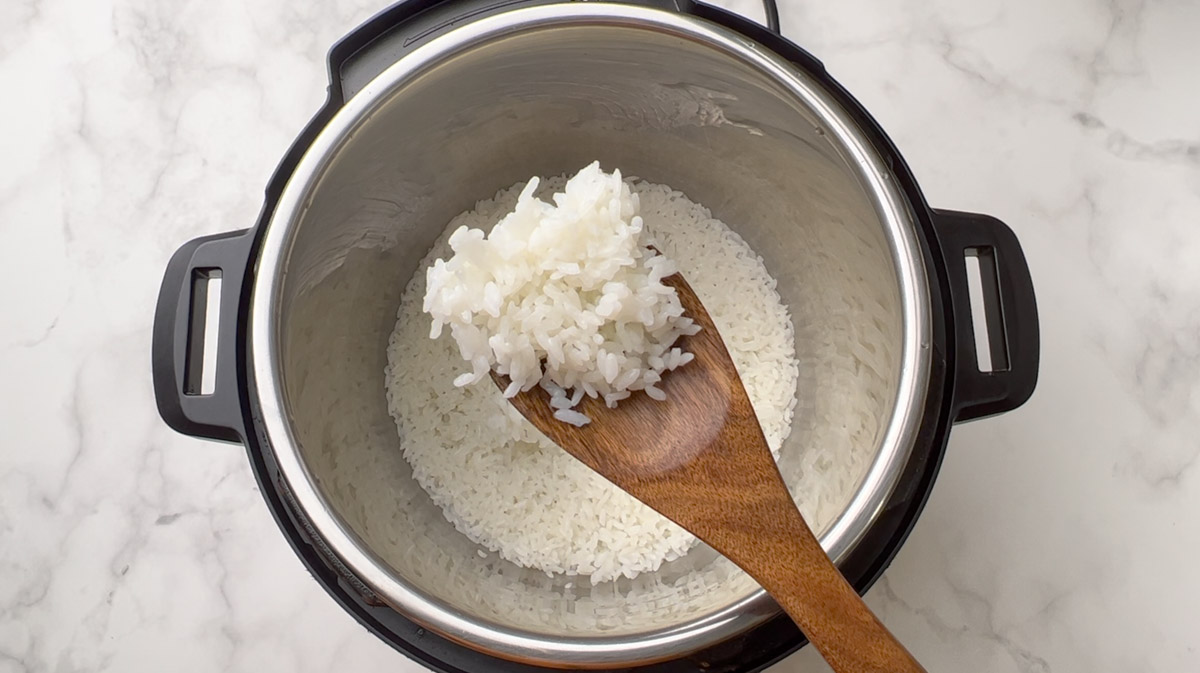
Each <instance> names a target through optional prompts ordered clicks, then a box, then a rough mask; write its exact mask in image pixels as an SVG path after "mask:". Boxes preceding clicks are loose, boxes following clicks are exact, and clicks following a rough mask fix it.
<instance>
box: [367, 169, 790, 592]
mask: <svg viewBox="0 0 1200 673" xmlns="http://www.w3.org/2000/svg"><path fill="white" fill-rule="evenodd" d="M627 182H628V184H629V189H630V190H631V193H632V194H633V195H636V197H637V198H638V200H639V202H640V207H641V217H642V218H643V221H644V232H643V234H642V238H641V243H642V244H651V245H654V246H655V247H656V248H657V249H658V250H660V251H662V253H663V254H664V255H665V256H666V257H667V258H668V259H670V260H673V261H674V262H675V263H676V264H677V265H678V267H679V270H680V271H681V272H682V273H683V274H684V276H685V277H686V278H687V279H688V283H689V284H690V285H691V286H692V288H693V289H694V290H695V292H696V294H697V295H698V296H699V298H700V300H701V301H702V302H703V303H704V306H705V308H707V309H708V312H709V314H710V315H711V317H712V319H713V322H714V324H715V325H716V327H717V329H718V330H719V331H720V333H721V335H722V337H723V338H724V340H725V344H726V347H727V348H728V349H729V353H730V355H731V356H732V358H733V361H734V364H735V365H736V366H737V369H738V373H739V374H740V375H741V377H742V382H743V383H744V385H745V386H746V392H747V393H748V395H749V397H750V401H751V403H752V404H753V406H754V410H755V412H756V414H757V415H758V418H759V421H760V423H761V424H762V426H763V433H764V434H765V436H766V439H767V443H768V444H769V446H770V447H771V450H772V451H773V452H775V453H776V454H778V451H779V448H780V446H781V445H782V444H783V441H784V440H785V439H786V437H787V434H788V432H789V430H790V428H791V422H792V413H793V410H794V408H795V404H796V398H795V394H796V381H797V378H798V373H799V372H798V364H797V360H796V353H795V344H794V342H793V328H792V323H791V319H790V317H789V315H788V310H787V308H786V307H785V306H784V305H783V303H782V301H781V300H780V298H779V294H778V293H777V292H776V290H775V281H774V280H773V279H772V278H771V276H770V275H769V274H768V273H767V270H766V268H765V267H764V266H763V264H762V261H761V260H760V259H759V257H758V256H757V255H756V254H755V253H754V251H753V250H751V249H750V247H749V246H748V245H747V244H746V243H745V241H743V240H742V239H741V238H740V237H739V236H738V235H737V234H736V233H734V232H733V231H732V230H730V229H729V227H728V226H726V225H725V224H724V223H722V222H720V221H718V220H716V219H713V218H712V216H711V214H710V213H709V212H708V210H707V209H705V208H704V207H703V206H700V205H698V204H696V203H693V202H692V201H690V200H688V199H687V197H685V196H684V195H683V194H681V193H679V192H677V191H674V190H672V189H671V188H670V187H667V186H664V185H654V184H649V183H645V182H633V181H627ZM565 183H566V179H565V177H558V178H552V179H549V180H546V181H545V183H544V184H539V185H537V186H535V187H533V188H530V191H531V192H532V195H533V196H544V195H546V194H549V193H553V192H554V191H561V190H562V189H563V188H564V186H565ZM526 188H527V185H525V184H517V185H514V186H513V187H511V188H509V189H506V190H503V191H501V192H499V193H498V194H497V195H496V196H495V197H494V198H492V199H490V200H486V201H481V202H480V203H478V204H476V207H475V209H474V210H472V211H469V212H466V213H463V214H461V215H459V216H458V217H456V218H454V220H453V221H451V222H450V224H449V226H448V227H447V228H446V231H445V232H444V233H443V235H442V236H441V237H440V238H439V239H438V240H437V241H436V242H435V243H434V245H433V248H432V250H431V251H430V252H429V254H428V255H426V257H425V259H424V260H423V261H422V262H421V266H420V267H419V269H420V270H419V271H418V273H417V274H415V275H414V277H413V279H412V280H411V281H410V282H409V285H408V287H407V288H406V289H405V292H404V295H403V298H402V300H401V305H400V308H399V312H398V320H397V322H396V329H395V331H394V332H393V334H392V336H391V340H390V343H389V346H388V366H387V370H386V372H385V381H386V383H387V397H388V405H389V410H390V411H391V413H392V416H393V418H394V419H395V421H396V424H397V428H398V430H399V433H400V438H401V445H402V447H403V451H404V457H405V459H406V460H407V461H408V462H409V464H410V465H412V468H413V476H414V478H415V479H416V480H417V482H418V483H419V484H420V485H421V486H422V488H424V489H425V490H426V492H428V493H429V495H430V497H431V498H432V499H433V501H434V502H435V503H436V504H437V505H438V506H440V507H441V508H442V510H443V512H444V513H445V516H446V518H447V519H448V520H449V521H450V522H451V523H453V524H454V526H455V527H456V528H457V529H458V530H459V531H460V532H462V533H463V534H464V535H466V536H467V537H469V538H470V539H471V540H473V541H475V542H477V543H478V544H480V545H481V546H483V547H484V548H486V549H489V550H491V551H494V552H497V553H498V554H499V555H500V556H501V557H502V558H504V559H507V560H509V561H512V562H513V563H516V564H518V565H521V566H524V567H527V568H535V569H538V570H541V571H544V572H546V573H547V574H555V573H563V574H568V575H589V576H590V578H591V581H592V583H593V584H594V583H599V582H605V581H608V580H612V579H615V578H617V577H621V576H625V577H629V578H633V577H636V576H637V575H638V574H639V573H643V572H651V571H654V570H656V569H658V568H659V567H660V566H661V565H662V563H664V562H665V561H670V560H673V559H675V558H678V557H679V556H682V555H683V554H686V553H687V551H688V550H689V549H690V548H691V547H692V546H693V545H694V544H695V538H694V537H693V536H692V535H691V534H690V533H688V532H687V531H685V530H683V529H682V528H680V527H678V526H676V525H675V524H674V523H672V522H670V521H668V520H667V519H665V518H664V517H662V516H661V515H660V514H658V513H657V512H654V511H653V510H651V509H650V508H648V507H646V506H645V505H643V504H642V503H640V502H638V501H637V500H635V499H634V498H633V497H632V496H630V495H628V494H626V493H625V492H623V491H621V490H620V489H618V488H616V487H615V486H613V485H612V484H610V483H609V482H608V481H606V480H605V479H604V478H603V477H601V476H599V475H597V474H596V473H594V472H592V471H591V470H590V469H588V468H587V467H586V466H584V465H583V464H582V463H580V462H578V461H577V460H575V459H574V458H573V457H571V456H570V455H569V454H567V453H566V452H565V451H563V450H562V449H560V448H558V447H557V446H555V445H554V444H553V443H552V442H550V441H549V440H548V439H546V438H545V436H543V435H542V434H541V433H540V432H538V431H537V429H536V428H534V427H533V426H532V425H531V424H530V423H529V422H528V421H526V420H525V419H524V418H523V417H522V416H521V415H520V414H519V413H518V412H517V411H516V410H515V409H513V408H512V405H510V404H509V403H508V400H506V399H505V398H504V397H503V395H502V394H501V391H500V390H499V389H498V388H497V387H496V386H494V385H491V384H490V383H487V384H481V385H474V386H470V385H468V386H464V387H458V386H455V385H454V380H455V378H456V377H458V376H459V375H460V374H461V372H460V371H459V370H460V369H461V366H462V362H463V360H462V357H461V355H460V353H459V349H458V346H457V344H456V342H455V340H454V339H453V338H452V336H451V335H450V334H448V333H447V334H442V335H440V336H439V337H438V338H437V339H430V338H429V331H428V322H426V321H427V319H428V318H427V316H425V315H424V314H423V312H422V308H423V299H424V297H425V294H426V289H427V288H426V273H425V269H427V268H428V267H430V266H431V265H432V264H433V262H434V260H436V259H439V258H446V257H448V256H449V254H450V253H451V248H450V237H451V235H452V234H453V233H454V232H455V231H457V230H459V228H460V227H467V228H471V229H479V230H481V231H483V232H488V231H491V229H492V228H493V227H494V226H495V225H496V223H497V222H499V221H500V220H501V218H503V217H504V216H505V215H506V214H508V213H510V212H512V211H513V209H514V208H515V207H516V204H517V201H518V199H519V197H520V196H521V194H522V192H524V191H526Z"/></svg>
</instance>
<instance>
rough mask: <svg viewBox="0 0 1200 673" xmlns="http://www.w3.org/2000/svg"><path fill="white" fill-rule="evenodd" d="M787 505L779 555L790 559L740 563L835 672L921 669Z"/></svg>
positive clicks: (896, 672) (922, 672)
mask: <svg viewBox="0 0 1200 673" xmlns="http://www.w3.org/2000/svg"><path fill="white" fill-rule="evenodd" d="M787 505H788V508H787V509H790V510H791V512H793V513H794V516H789V517H788V519H787V526H786V527H787V528H789V529H791V539H790V544H788V545H787V546H789V547H791V549H789V550H787V551H786V552H784V554H783V556H784V557H786V558H789V559H790V561H791V563H793V564H794V565H792V566H791V567H788V566H787V565H784V564H780V563H778V562H776V563H774V564H772V563H770V562H769V561H768V562H765V563H763V562H756V561H754V560H750V559H742V560H743V561H748V563H746V564H745V565H743V568H744V569H745V570H746V571H747V572H748V573H750V575H751V576H753V577H754V578H755V579H757V580H758V582H759V583H760V584H762V585H763V588H765V589H766V590H767V591H768V592H769V593H770V594H771V595H772V596H773V597H774V598H775V600H776V601H777V602H778V603H779V604H780V606H781V607H782V608H783V609H784V610H785V611H786V612H787V613H788V615H789V616H790V617H791V618H792V620H793V621H795V622H796V624H797V625H798V626H799V627H800V630H801V631H803V632H804V635H805V636H806V637H808V639H809V641H810V642H812V644H813V645H814V646H815V647H816V648H817V650H819V651H820V652H821V655H822V656H824V657H825V661H827V662H828V663H829V666H830V667H831V668H833V670H834V671H836V672H837V673H925V669H924V668H923V667H922V666H921V664H919V663H918V662H917V660H916V659H914V658H913V656H912V655H911V654H909V652H908V650H906V649H905V648H904V646H903V645H901V644H900V641H898V640H896V637H895V636H893V635H892V633H891V632H890V631H888V630H887V627H885V626H884V625H883V624H882V623H880V621H879V620H878V619H877V618H876V617H875V615H874V614H873V613H872V612H871V610H870V608H868V607H867V605H866V603H864V602H863V600H862V597H860V596H859V595H858V593H857V592H856V591H855V590H854V587H852V586H850V583H849V582H847V581H846V578H845V577H843V576H842V573H841V572H840V571H839V570H838V569H837V567H835V566H834V565H833V563H832V562H831V561H830V560H829V556H828V555H826V554H825V550H824V549H822V548H821V544H820V543H819V542H818V541H817V539H816V537H815V536H814V535H813V534H812V531H811V530H810V529H809V528H808V525H807V524H806V523H805V522H804V519H803V518H802V517H801V516H800V513H799V512H798V511H796V509H795V507H794V506H793V505H792V504H791V502H790V499H789V502H788V503H787ZM781 541H782V540H781ZM781 551H782V550H781ZM757 558H758V559H763V556H761V555H760V556H758V557H757Z"/></svg>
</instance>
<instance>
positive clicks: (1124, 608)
mask: <svg viewBox="0 0 1200 673" xmlns="http://www.w3.org/2000/svg"><path fill="white" fill-rule="evenodd" d="M734 6H735V7H736V8H738V9H745V10H746V11H747V13H748V14H751V15H755V16H757V15H760V10H759V9H758V8H757V6H756V5H753V4H749V3H748V0H739V4H736V5H734ZM381 7H382V2H380V0H325V1H322V2H310V1H307V0H301V1H297V2H253V3H247V2H242V1H241V0H213V1H209V2H196V1H192V0H182V1H178V2H168V1H166V0H95V1H89V2H72V1H70V0H4V2H3V3H0V87H2V90H3V91H4V94H3V100H4V104H3V106H2V107H0V122H2V126H3V130H2V131H0V259H2V260H3V262H2V263H0V306H2V308H3V315H4V316H5V317H4V319H3V320H2V321H0V377H2V379H3V381H4V384H5V385H4V386H3V387H0V673H18V672H19V673H26V672H32V671H59V672H67V671H87V672H91V671H113V672H120V673H141V672H145V673H151V672H153V673H157V672H159V671H172V672H186V671H196V672H205V673H209V672H212V671H235V672H237V671H246V672H255V673H264V672H271V671H281V672H282V671H287V672H298V673H303V672H310V671H312V672H315V671H383V670H388V671H410V670H411V671H417V670H419V667H418V666H417V665H416V664H414V663H411V662H409V661H408V660H407V659H405V658H404V657H402V656H401V655H399V654H396V653H395V652H393V651H392V650H390V649H389V648H388V647H387V646H385V645H384V644H383V643H381V642H380V641H378V640H376V639H375V638H374V637H373V636H371V635H370V634H368V633H367V632H366V631H365V630H363V629H362V628H361V627H359V626H358V625H357V624H356V623H355V622H354V621H353V620H352V619H351V618H350V617H349V616H347V615H346V614H344V613H343V612H342V611H341V610H340V609H339V608H338V607H337V606H336V605H335V604H334V603H333V601H332V600H330V599H329V598H328V597H327V596H326V595H325V593H324V592H323V590H322V589H321V588H320V587H318V586H317V585H316V584H315V583H314V582H312V581H311V580H310V579H309V577H308V575H307V573H306V572H305V570H304V569H303V568H302V567H301V565H300V563H299V562H298V561H297V560H296V559H295V558H294V556H293V555H292V552H291V550H290V549H289V547H288V545H287V543H286V542H285V541H284V539H283V537H281V536H280V535H279V534H278V532H277V530H276V528H275V524H274V522H273V521H272V519H271V516H270V514H269V513H268V511H267V509H266V507H264V506H263V504H262V502H261V498H260V496H259V494H258V493H257V492H256V488H255V483H254V479H253V476H252V475H251V473H250V470H249V469H248V465H247V462H246V459H245V456H244V454H243V452H242V451H241V450H239V449H238V448H236V447H233V446H228V445H221V444H213V443H207V442H202V441H198V440H193V439H189V438H186V437H182V436H179V435H176V434H174V433H173V432H172V431H170V430H169V429H167V428H166V427H165V426H164V425H163V423H162V422H161V421H160V420H159V418H158V415H157V413H156V411H155V404H154V400H153V396H152V392H151V386H150V381H149V376H148V370H149V358H148V352H149V342H150V332H149V326H150V320H151V316H152V313H153V306H154V301H155V297H156V293H157V291H158V284H159V281H160V278H161V273H162V270H163V268H164V265H165V263H166V260H167V259H168V257H169V256H170V254H171V253H172V252H173V251H174V250H175V248H176V247H178V246H179V245H180V244H182V243H183V242H185V241H186V240H188V239H190V238H193V237H195V236H199V235H202V234H206V233H212V232H219V231H225V230H231V229H236V228H241V227H245V226H248V225H249V224H251V223H252V222H253V221H254V219H255V217H256V214H257V212H258V209H259V207H260V204H261V199H262V188H263V186H264V185H265V184H266V181H267V178H268V176H269V175H270V173H271V171H272V169H273V168H274V166H275V164H276V162H277V161H278V160H279V158H280V157H281V155H282V154H283V151H284V149H285V148H286V147H287V145H288V144H289V142H290V141H291V140H292V138H293V137H294V136H295V134H296V133H297V132H298V131H299V130H300V128H301V127H302V125H303V124H304V123H305V122H306V121H307V119H308V117H309V116H310V115H311V114H312V112H314V111H315V110H316V109H317V107H318V106H319V105H320V103H321V101H322V100H323V97H324V89H325V71H324V62H323V59H324V55H325V51H326V49H327V47H328V46H329V45H330V44H331V43H332V42H333V41H334V40H335V39H336V38H338V37H339V36H341V35H342V34H344V33H346V32H347V31H348V30H350V29H351V28H352V27H354V26H355V25H357V24H358V23H359V22H361V21H362V20H364V19H365V18H367V17H368V16H370V15H371V14H372V13H374V12H375V11H376V10H378V9H380V8H381ZM781 14H782V16H783V24H784V30H785V33H786V34H787V35H788V36H790V37H791V38H793V39H795V40H796V41H797V42H799V43H800V44H801V45H804V46H805V47H807V48H808V49H810V50H811V51H812V52H813V53H815V54H816V55H817V56H818V57H820V58H821V59H823V60H824V62H825V63H826V65H827V66H828V68H829V70H830V71H831V72H832V73H833V74H834V76H835V77H837V78H838V79H840V80H841V81H842V82H843V84H845V85H846V86H847V88H849V89H850V90H851V91H852V92H853V93H854V94H855V95H856V96H858V97H859V98H860V99H861V100H862V101H863V103H864V104H865V105H866V106H867V107H868V109H870V110H871V111H872V112H873V113H874V114H875V115H876V116H877V117H878V119H879V120H880V122H881V123H882V124H883V126H884V127H885V128H886V129H887V130H888V132H889V133H890V134H891V135H892V137H893V138H894V140H895V141H896V143H897V144H898V145H899V147H900V148H901V150H902V151H903V152H904V153H905V156H906V158H907V159H908V161H909V162H910V164H911V165H912V167H913V169H914V171H915V173H916V174H917V177H918V178H919V180H920V181H921V184H922V186H923V187H924V189H925V191H926V194H927V195H928V197H929V200H930V201H931V202H932V203H934V204H935V205H937V206H939V207H945V208H958V209H964V210H974V211H979V212H986V213H991V214H994V215H997V216H999V217H1001V218H1002V219H1004V220H1006V221H1007V222H1008V223H1009V224H1010V225H1011V226H1012V227H1013V228H1014V229H1015V230H1016V232H1017V233H1018V235H1019V236H1020V239H1021V241H1022V244H1023V246H1024V248H1025V251H1026V254H1027V255H1028V258H1029V263H1030V265H1031V267H1032V271H1033V275H1034V278H1035V281H1036V285H1037V290H1038V297H1039V302H1040V305H1041V321H1042V368H1041V381H1040V384H1039V387H1038V390H1037V392H1036V394H1035V396H1034V398H1033V399H1032V400H1031V401H1030V402H1029V403H1028V404H1027V405H1026V406H1025V407H1023V408H1022V409H1020V410H1018V411H1016V412H1014V413H1011V414H1008V415H1005V416H1003V417H999V418H995V419H990V420H987V421H984V422H978V423H973V424H968V425H964V426H961V427H959V428H957V429H956V430H955V431H954V433H953V435H952V437H951V440H950V446H949V449H948V451H947V454H946V461H945V465H944V467H943V469H942V472H941V476H940V478H939V480H938V482H937V486H936V488H935V489H934V492H933V495H932V498H931V499H930V501H929V505H928V507H927V509H926V510H925V513H924V515H923V517H922V518H921V519H920V521H919V522H918V524H917V526H916V529H915V530H914V531H913V534H912V536H911V538H910V539H909V541H908V543H907V544H906V546H905V547H904V548H903V549H902V550H901V552H900V554H899V556H898V557H897V558H896V560H895V563H894V564H893V565H892V567H891V568H890V570H888V572H887V574H886V575H885V577H884V578H883V580H882V581H880V582H879V583H878V584H877V585H876V587H875V588H874V589H873V590H872V591H871V592H870V593H869V595H868V598H869V602H870V603H871V605H872V606H873V607H874V608H875V609H876V610H878V612H879V613H880V615H881V616H882V618H883V620H884V621H885V622H886V623H887V624H888V625H889V626H890V627H891V628H892V629H893V630H894V631H895V633H896V634H897V635H898V636H899V637H900V638H901V639H902V640H903V641H904V642H906V643H907V644H909V646H910V648H911V649H912V651H913V652H914V653H915V654H916V655H917V656H918V658H920V659H921V660H923V661H924V662H925V663H926V664H927V667H928V669H929V670H930V671H931V672H932V671H988V672H994V673H1008V672H1015V671H1021V672H1024V673H1048V672H1050V671H1054V672H1055V673H1070V672H1079V673H1085V672H1086V673H1102V672H1105V671H1113V672H1117V671H1121V672H1125V671H1163V672H1179V673H1184V672H1191V671H1196V670H1200V610H1198V609H1197V607H1196V606H1197V604H1198V602H1197V599H1200V573H1197V572H1196V570H1195V563H1196V558H1197V557H1198V556H1200V525H1198V524H1197V520H1198V518H1200V469H1197V454H1198V453H1200V440H1198V438H1200V261H1197V260H1200V219H1198V217H1200V215H1198V214H1200V86H1198V83H1200V79H1198V77H1200V76H1198V75H1197V64H1200V39H1197V34H1198V33H1200V31H1198V29H1200V3H1196V2H1191V1H1190V0H1154V1H1148V0H1060V1H1058V2H1041V1H1038V0H966V1H963V0H933V1H929V0H901V1H899V2H896V1H893V2H882V1H879V0H847V1H844V2H829V1H827V0H783V2H782V3H781ZM772 670H773V671H778V672H780V673H785V672H790V671H815V670H823V669H822V664H820V663H819V659H818V658H817V657H816V655H815V653H814V652H813V651H811V650H806V651H803V652H801V653H799V654H797V655H794V656H792V657H790V658H788V659H787V660H785V661H784V662H783V663H781V664H779V665H778V666H777V667H775V668H774V669H772Z"/></svg>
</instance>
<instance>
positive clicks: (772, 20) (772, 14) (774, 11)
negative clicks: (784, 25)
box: [763, 0, 781, 35]
mask: <svg viewBox="0 0 1200 673" xmlns="http://www.w3.org/2000/svg"><path fill="white" fill-rule="evenodd" d="M763 9H765V10H766V11H767V28H770V29H771V32H772V33H775V34H776V35H780V34H781V33H780V32H779V5H776V4H775V0H763Z"/></svg>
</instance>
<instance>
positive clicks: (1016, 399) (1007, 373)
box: [933, 210, 1040, 421]
mask: <svg viewBox="0 0 1200 673" xmlns="http://www.w3.org/2000/svg"><path fill="white" fill-rule="evenodd" d="M933 222H934V227H935V229H936V230H937V237H938V241H939V243H940V244H941V249H942V255H943V258H944V259H945V264H946V271H947V273H948V274H949V277H950V297H951V301H952V302H953V308H954V316H955V317H954V322H955V325H954V329H955V337H956V343H957V358H956V370H957V371H956V372H955V384H954V408H955V421H969V420H973V419H976V418H982V417H984V416H992V415H994V414H999V413H1003V412H1005V411H1011V410H1012V409H1016V408H1017V407H1019V406H1021V405H1022V404H1024V403H1025V401H1026V400H1028V399H1029V397H1030V395H1032V394H1033V389H1034V387H1035V386H1036V385H1037V378H1038V359H1039V352H1040V343H1039V339H1040V337H1039V333H1038V315H1037V300H1036V298H1035V297H1034V293H1033V280H1032V278H1031V277H1030V275H1029V265H1028V264H1027V263H1026V261H1025V254H1024V253H1023V252H1022V251H1021V244H1020V243H1019V242H1018V241H1017V237H1016V235H1015V234H1014V233H1013V232H1012V230H1011V229H1009V228H1008V226H1007V225H1005V224H1004V223H1003V222H1001V221H1000V220H997V219H996V218H994V217H990V216H988V215H978V214H975V213H960V212H955V211H950V210H935V211H934V218H933ZM971 256H973V257H977V258H978V259H979V265H980V280H981V285H982V288H983V298H984V312H985V315H984V316H972V314H971V296H970V290H969V289H968V285H967V261H966V260H967V257H971ZM978 319H985V320H986V323H987V334H988V342H989V346H990V348H989V350H990V351H991V356H992V357H991V360H992V371H980V369H979V358H978V353H977V352H976V348H975V332H974V321H975V320H978Z"/></svg>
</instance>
